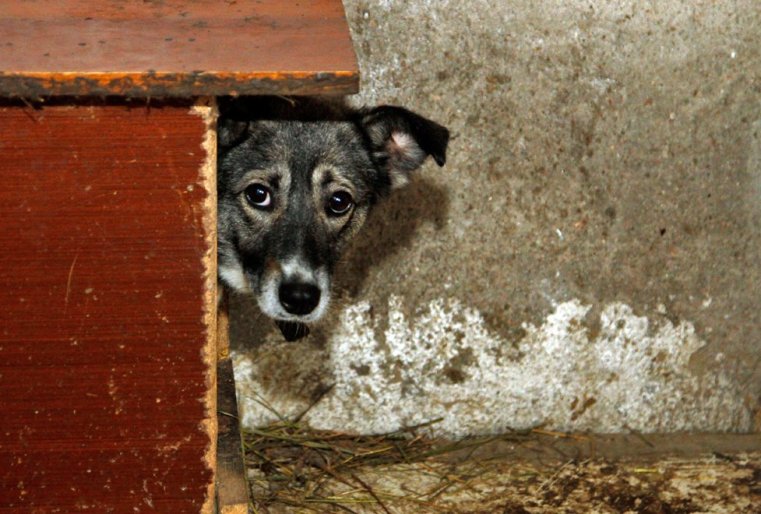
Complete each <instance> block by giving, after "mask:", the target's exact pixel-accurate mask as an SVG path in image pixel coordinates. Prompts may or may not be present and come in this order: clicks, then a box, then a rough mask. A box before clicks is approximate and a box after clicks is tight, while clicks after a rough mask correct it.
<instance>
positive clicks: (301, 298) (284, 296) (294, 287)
mask: <svg viewBox="0 0 761 514" xmlns="http://www.w3.org/2000/svg"><path fill="white" fill-rule="evenodd" d="M278 295H279V296H280V304H281V305H282V306H283V308H284V309H285V310H287V311H288V312H290V313H291V314H296V315H302V314H309V313H310V312H312V311H313V310H314V308H315V307H317V304H318V303H320V290H319V289H318V288H317V286H313V285H312V284H301V283H298V282H296V283H285V284H282V285H281V286H280V290H279V291H278Z"/></svg>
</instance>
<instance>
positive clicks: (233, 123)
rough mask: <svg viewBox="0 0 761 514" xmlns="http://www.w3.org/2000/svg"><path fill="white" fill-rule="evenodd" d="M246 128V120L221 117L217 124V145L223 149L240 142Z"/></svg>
mask: <svg viewBox="0 0 761 514" xmlns="http://www.w3.org/2000/svg"><path fill="white" fill-rule="evenodd" d="M247 130H248V122H247V121H239V120H234V119H231V118H221V119H220V120H219V123H218V124H217V145H218V146H219V148H220V150H222V151H225V150H228V149H230V148H232V147H233V146H235V145H237V144H238V143H240V142H241V141H242V140H243V139H244V138H245V136H246V132H247Z"/></svg>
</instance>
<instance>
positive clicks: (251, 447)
mask: <svg viewBox="0 0 761 514" xmlns="http://www.w3.org/2000/svg"><path fill="white" fill-rule="evenodd" d="M438 421H439V420H433V421H430V422H428V423H425V424H421V425H417V426H414V427H409V428H405V429H403V430H399V431H396V432H391V433H387V434H382V435H374V436H357V435H353V434H347V433H342V432H334V431H319V430H312V429H310V428H308V427H306V426H305V425H303V424H301V423H300V422H298V421H295V422H290V421H285V420H283V421H280V422H278V423H275V424H272V425H270V426H267V427H263V428H260V429H256V430H251V431H248V432H247V433H246V434H245V435H244V445H245V450H246V465H247V468H248V469H249V474H250V478H251V489H252V500H253V504H254V506H253V507H254V511H255V512H268V511H269V508H270V507H277V506H290V507H298V508H300V509H303V510H314V511H315V512H324V511H325V507H326V506H327V504H329V505H330V506H332V507H333V510H343V511H346V512H354V510H353V509H352V506H356V505H357V504H375V506H376V507H377V509H378V510H379V511H381V512H387V513H388V512H390V511H389V509H388V508H387V507H386V502H395V501H399V500H404V501H405V502H414V503H418V504H420V505H421V506H424V505H428V506H432V505H433V503H432V502H433V501H434V500H435V498H436V497H437V496H438V495H440V494H441V493H442V492H444V491H446V490H447V489H448V488H449V487H451V486H452V485H455V484H460V485H462V484H463V483H465V482H466V481H467V480H470V479H472V478H473V477H472V476H467V477H466V476H460V475H458V474H457V473H451V472H440V471H439V470H438V468H437V469H434V468H433V467H429V468H428V470H429V472H431V473H434V474H436V475H438V480H437V486H436V487H435V488H434V489H433V490H429V491H425V492H424V493H422V494H421V493H416V494H414V495H412V494H410V495H405V496H399V495H398V494H397V495H389V494H388V493H387V492H382V491H375V490H374V489H373V488H372V487H371V485H370V484H369V483H367V482H366V481H364V480H363V479H362V478H360V475H361V473H360V470H362V471H365V470H367V469H368V468H369V467H378V466H389V465H396V464H418V465H420V464H421V463H422V464H423V465H425V463H426V462H430V461H434V460H436V458H437V457H442V456H445V455H450V454H452V453H453V452H462V451H465V452H467V450H469V449H472V450H475V449H476V448H478V447H480V446H482V445H484V444H486V443H489V442H492V441H495V440H506V439H512V440H520V439H522V438H524V437H525V436H526V435H527V433H523V434H522V433H510V434H503V435H500V436H491V437H479V438H469V439H464V440H461V441H456V442H452V441H449V440H443V439H436V438H431V437H428V436H426V435H425V434H426V433H427V432H428V430H427V429H428V428H430V427H431V425H434V424H435V423H437V422H438ZM336 482H339V483H341V484H343V485H345V486H346V487H345V488H343V491H342V493H341V494H340V495H336V494H335V488H334V487H327V485H328V484H335V483H336ZM310 506H312V507H313V508H310Z"/></svg>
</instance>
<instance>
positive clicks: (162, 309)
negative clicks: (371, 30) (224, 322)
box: [0, 2, 216, 513]
mask: <svg viewBox="0 0 761 514" xmlns="http://www.w3.org/2000/svg"><path fill="white" fill-rule="evenodd" d="M39 3H40V4H41V3H47V2H39ZM26 4H27V3H26V2H25V3H24V5H26ZM35 5H36V4H35ZM211 117H212V116H211V112H210V110H209V109H208V108H204V107H199V108H195V109H192V110H191V106H190V105H189V104H187V105H180V104H176V105H174V106H169V105H165V106H157V105H155V104H152V105H151V107H150V108H146V107H145V106H140V107H132V108H127V107H125V106H118V105H116V106H115V105H111V106H109V105H104V106H98V107H88V106H68V107H67V106H58V107H46V108H44V109H41V110H33V109H29V108H26V107H0V151H1V152H2V156H3V158H2V159H0V181H1V184H0V413H2V415H1V416H0V512H38V513H45V512H74V511H80V510H89V511H91V512H143V513H145V512H164V513H166V512H172V513H182V512H194V513H195V512H199V511H206V512H208V511H209V510H210V508H211V506H212V503H213V502H212V499H213V488H212V483H213V471H212V470H213V467H214V450H215V441H216V416H215V414H216V413H215V398H214V389H213V387H214V386H213V384H214V380H215V364H216V362H215V361H216V350H215V348H214V335H215V330H216V326H215V319H214V318H215V309H216V304H215V300H214V295H215V294H216V291H215V288H216V277H215V230H214V224H215V221H214V219H215V218H214V209H215V196H216V193H215V187H214V178H213V169H214V168H213V160H214V146H213V134H212V136H211V137H210V138H209V130H210V128H209V126H208V125H207V123H209V120H210V119H211ZM204 143H205V147H204V146H202V144H204Z"/></svg>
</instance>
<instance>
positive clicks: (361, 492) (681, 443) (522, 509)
mask: <svg viewBox="0 0 761 514" xmlns="http://www.w3.org/2000/svg"><path fill="white" fill-rule="evenodd" d="M460 444H461V446H462V447H461V448H460V449H456V450H454V451H447V452H442V453H440V454H437V455H435V456H433V457H430V458H425V459H421V460H417V461H414V462H411V461H410V462H399V463H387V464H382V465H372V466H363V467H360V468H356V469H353V470H351V471H349V472H345V473H344V472H329V473H328V474H327V475H326V474H323V475H322V478H321V479H319V480H313V481H311V482H310V479H309V478H308V476H307V474H306V473H304V474H302V473H301V470H302V469H303V466H304V465H305V464H304V463H305V462H308V461H309V459H305V460H303V461H302V462H301V463H300V464H298V465H297V466H295V467H293V468H289V469H290V471H286V472H285V473H284V474H283V473H274V472H273V471H272V469H271V468H268V467H267V466H261V465H259V464H261V462H259V463H257V458H256V457H255V456H252V455H249V472H248V473H249V481H250V485H251V490H252V493H253V497H254V509H253V510H254V512H262V513H301V512H305V513H306V512H312V513H313V512H326V513H327V512H355V513H384V514H388V513H417V512H420V513H501V514H526V513H532V514H533V513H559V514H561V513H569V514H570V513H624V512H628V513H668V514H677V513H684V514H687V513H701V512H705V513H717V514H718V513H722V514H724V513H727V514H729V513H743V514H746V513H748V514H753V513H761V435H759V434H752V435H710V434H700V435H686V434H677V435H645V436H643V435H615V436H590V435H565V434H554V433H549V432H542V431H541V430H539V431H534V432H532V433H530V434H527V435H523V436H520V437H516V436H515V435H514V434H510V435H506V436H500V437H495V438H492V439H490V440H483V439H481V440H478V441H477V444H472V445H469V444H468V443H467V441H465V442H462V443H460ZM307 451H308V450H307ZM369 451H371V452H372V451H380V450H369ZM431 453H436V452H431ZM312 460H313V459H312ZM288 475H290V476H288ZM294 486H295V487H296V488H298V489H299V491H301V492H300V493H299V494H300V495H301V496H298V495H297V497H298V498H299V499H298V500H297V501H294V498H296V497H294V496H293V495H285V494H283V493H284V492H285V491H286V489H288V488H293V487H294ZM278 498H280V499H285V498H287V499H286V500H284V501H280V500H278Z"/></svg>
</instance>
